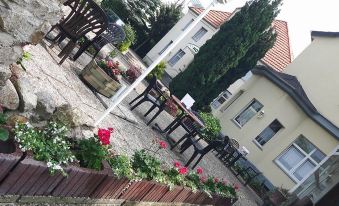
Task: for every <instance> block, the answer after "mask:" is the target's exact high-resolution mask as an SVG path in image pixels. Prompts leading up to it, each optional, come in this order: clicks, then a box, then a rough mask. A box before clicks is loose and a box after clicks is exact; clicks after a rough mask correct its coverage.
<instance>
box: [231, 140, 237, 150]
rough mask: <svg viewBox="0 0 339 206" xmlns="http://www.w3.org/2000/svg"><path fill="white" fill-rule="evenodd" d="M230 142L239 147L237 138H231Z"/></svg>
mask: <svg viewBox="0 0 339 206" xmlns="http://www.w3.org/2000/svg"><path fill="white" fill-rule="evenodd" d="M230 144H231V145H232V146H233V147H234V148H236V149H239V142H238V141H237V140H235V139H233V138H232V139H230Z"/></svg>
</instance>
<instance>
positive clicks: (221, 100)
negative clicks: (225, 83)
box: [212, 91, 232, 109]
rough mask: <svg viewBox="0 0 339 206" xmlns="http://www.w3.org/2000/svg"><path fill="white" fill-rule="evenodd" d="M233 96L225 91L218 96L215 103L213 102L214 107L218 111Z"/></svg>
mask: <svg viewBox="0 0 339 206" xmlns="http://www.w3.org/2000/svg"><path fill="white" fill-rule="evenodd" d="M231 95H232V94H231V93H230V92H229V91H224V92H223V93H222V94H221V95H219V96H218V98H216V99H215V100H214V101H213V102H212V107H213V108H214V109H217V108H218V107H220V105H222V104H223V103H224V102H226V100H227V99H228V98H229V97H230V96H231Z"/></svg>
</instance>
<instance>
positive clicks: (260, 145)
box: [253, 119, 284, 148]
mask: <svg viewBox="0 0 339 206" xmlns="http://www.w3.org/2000/svg"><path fill="white" fill-rule="evenodd" d="M274 121H278V122H279V124H280V125H281V128H280V129H279V130H278V131H277V132H276V133H274V134H273V136H272V137H270V139H268V140H267V141H266V142H265V143H264V144H260V142H259V141H258V140H257V137H259V135H260V134H261V133H262V132H264V130H265V129H266V128H268V127H269V126H270V125H271V124H272V123H273V122H274ZM283 128H284V126H283V125H282V124H281V122H280V121H279V120H278V119H274V120H273V121H272V122H271V123H270V124H269V125H267V127H265V128H264V129H263V130H262V131H261V132H260V134H258V135H257V136H256V137H255V138H254V140H253V141H254V143H255V144H256V145H257V146H259V147H260V148H262V147H263V146H264V145H265V144H266V143H267V142H268V141H270V140H271V139H272V138H273V137H274V136H275V135H276V134H278V133H279V132H280V131H281V129H283Z"/></svg>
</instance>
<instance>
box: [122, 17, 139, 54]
mask: <svg viewBox="0 0 339 206" xmlns="http://www.w3.org/2000/svg"><path fill="white" fill-rule="evenodd" d="M124 31H125V34H126V38H125V40H124V41H123V42H121V43H120V44H119V45H118V49H119V51H121V52H124V51H127V50H128V48H129V47H130V46H131V45H133V44H134V43H135V40H136V39H135V38H136V32H135V31H134V29H133V27H132V26H131V25H129V24H125V25H124Z"/></svg>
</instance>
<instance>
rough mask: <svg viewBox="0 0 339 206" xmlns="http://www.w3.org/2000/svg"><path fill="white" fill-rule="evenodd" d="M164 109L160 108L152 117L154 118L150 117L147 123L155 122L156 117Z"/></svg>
mask: <svg viewBox="0 0 339 206" xmlns="http://www.w3.org/2000/svg"><path fill="white" fill-rule="evenodd" d="M162 111H163V109H159V111H158V112H157V113H156V114H155V115H154V116H153V117H152V119H150V120H149V121H148V122H147V125H149V124H151V122H153V120H155V118H157V116H159V114H160V113H161V112H162Z"/></svg>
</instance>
